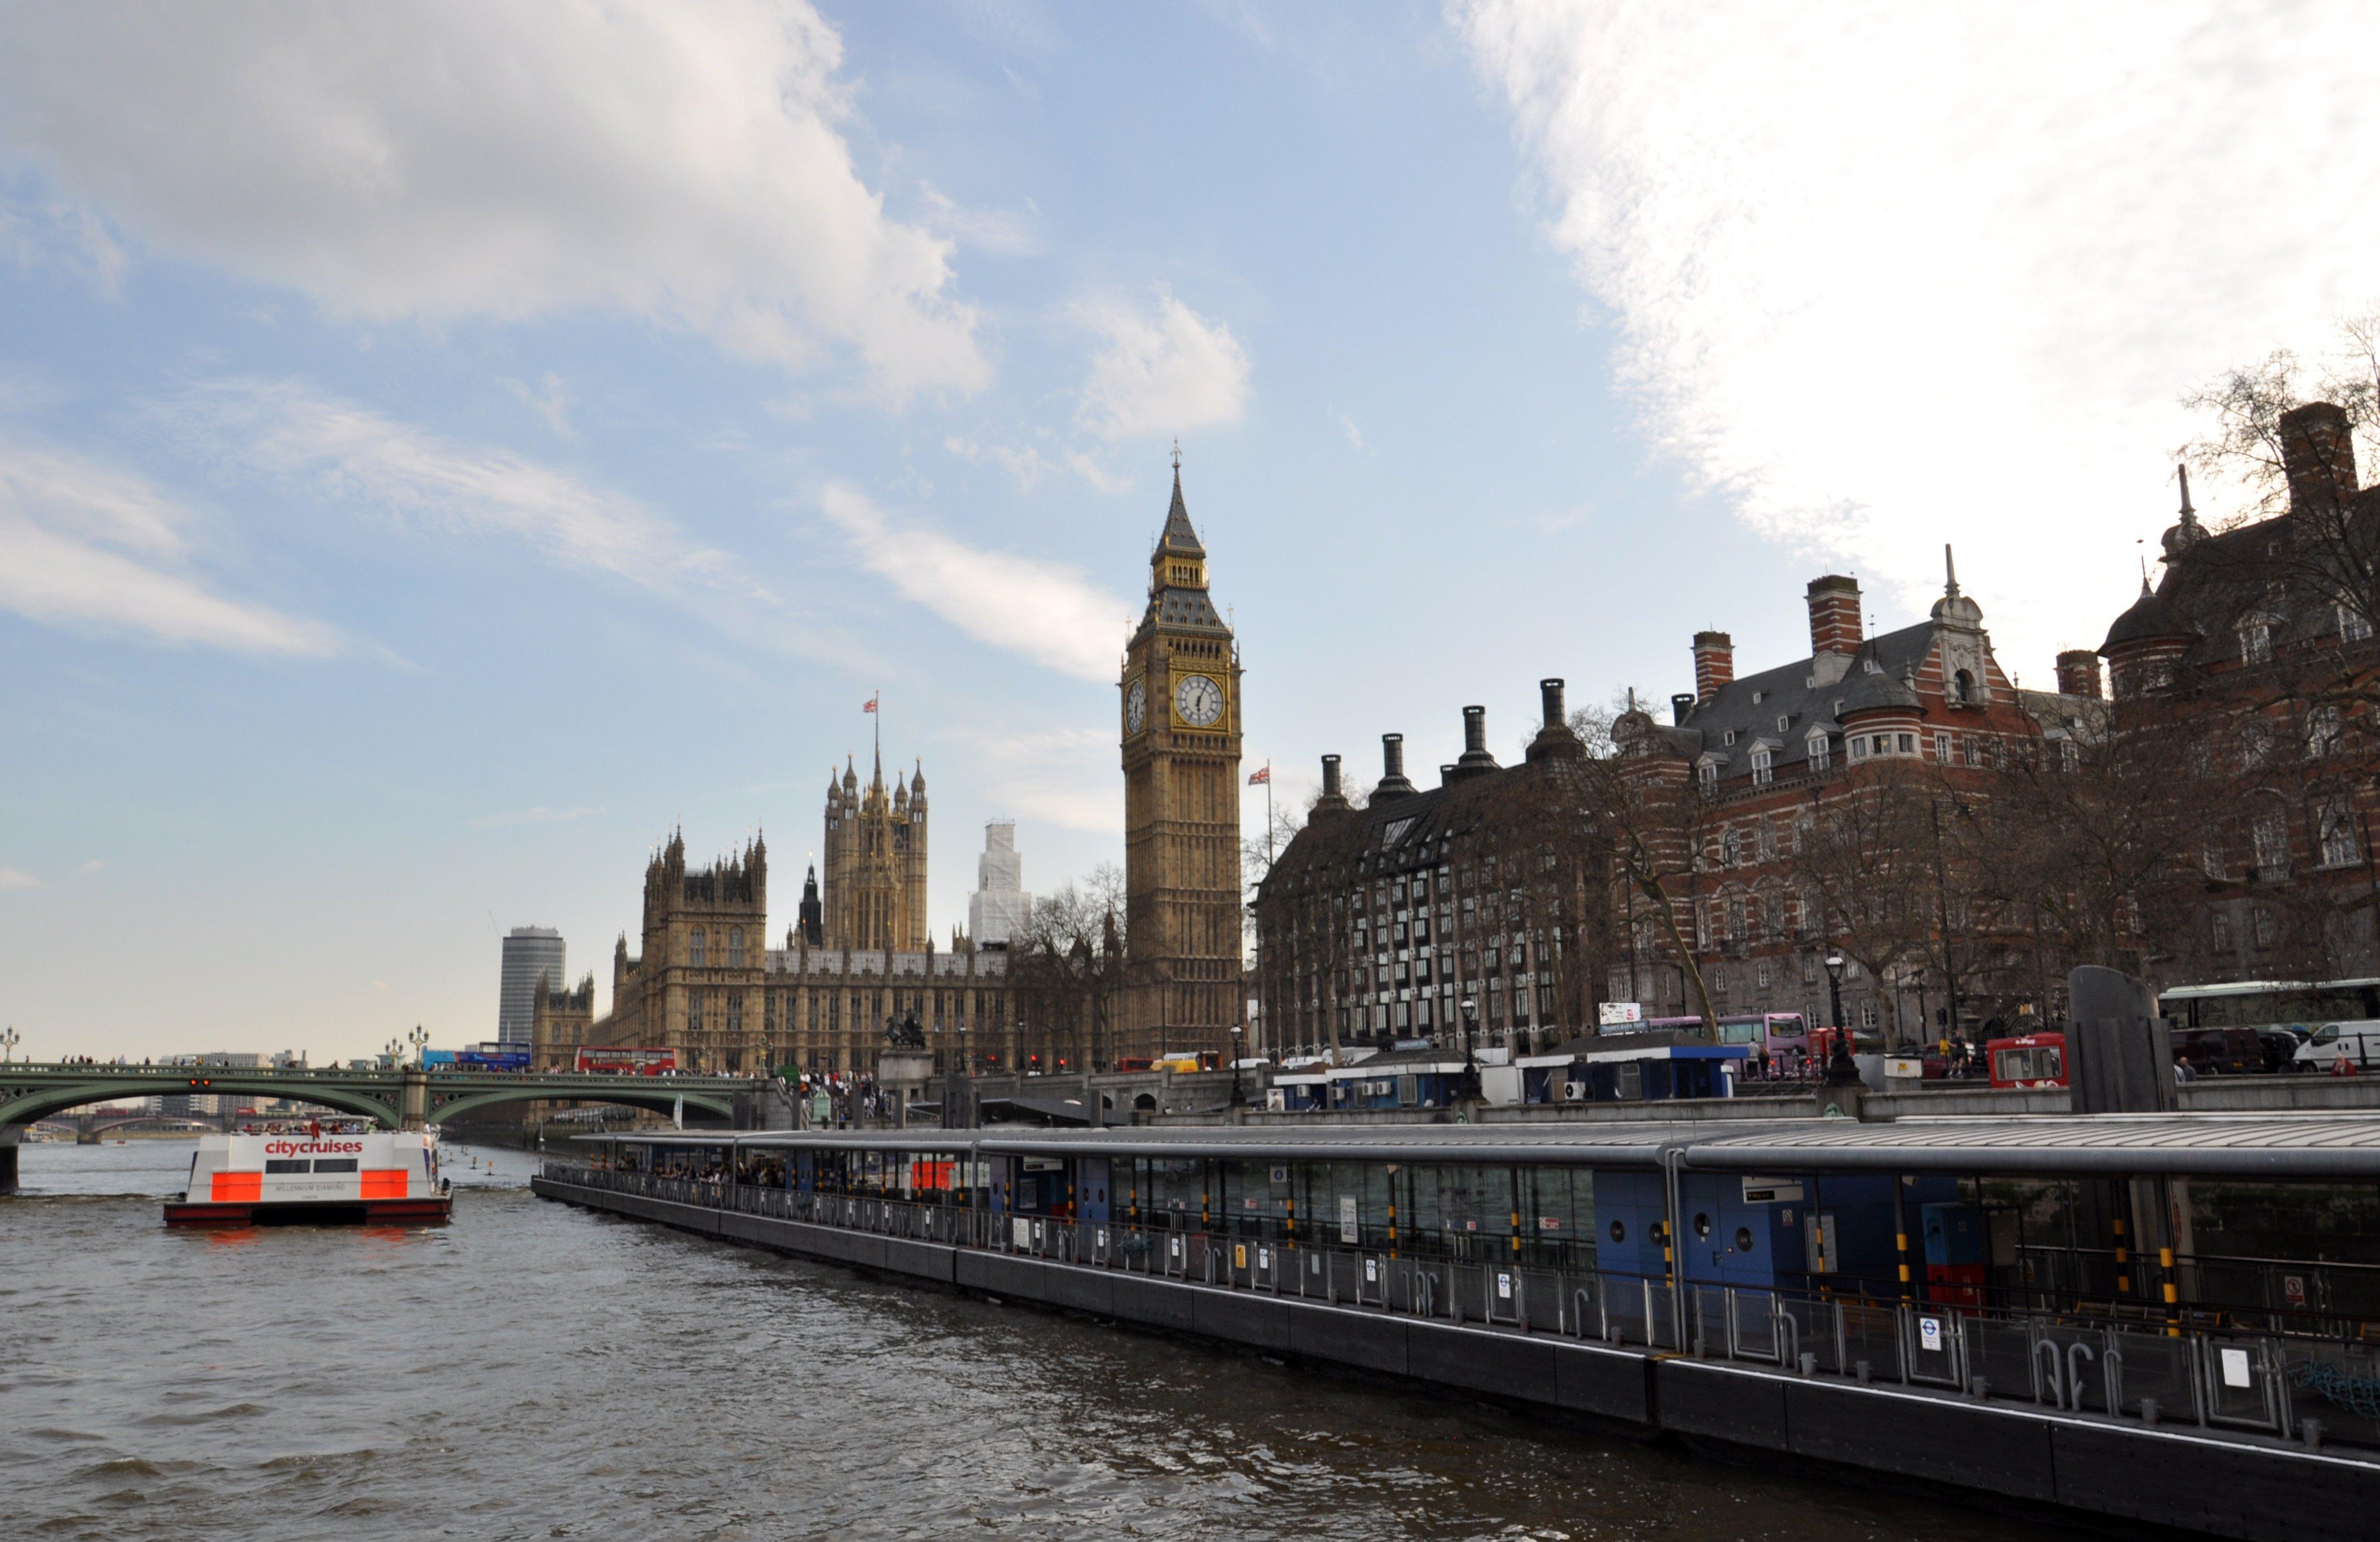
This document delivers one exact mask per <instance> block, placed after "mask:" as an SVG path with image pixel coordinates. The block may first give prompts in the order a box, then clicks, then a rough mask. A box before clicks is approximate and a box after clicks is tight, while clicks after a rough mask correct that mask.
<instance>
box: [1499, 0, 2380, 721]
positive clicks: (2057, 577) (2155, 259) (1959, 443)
mask: <svg viewBox="0 0 2380 1542" xmlns="http://www.w3.org/2000/svg"><path fill="white" fill-rule="evenodd" d="M1456 19H1457V25H1458V27H1459V28H1460V30H1462V32H1463V35H1464V37H1465V39H1466V41H1467V42H1468V44H1469V46H1470V48H1471V50H1472V53H1473V55H1474V57H1475V60H1476V62H1477V64H1478V65H1479V67H1480V68H1481V69H1482V70H1483V71H1484V73H1485V74H1486V75H1487V76H1488V79H1490V80H1491V82H1492V83H1493V84H1494V85H1495V87H1496V88H1497V89H1499V90H1500V91H1501V92H1502V93H1503V94H1504V96H1505V98H1506V100H1507V101H1508V102H1509V103H1510V105H1511V107H1512V113H1513V115H1514V118H1515V125H1516V132H1517V135H1518V138H1519V140H1520V141H1521V143H1522V145H1523V147H1524V151H1525V152H1526V153H1527V154H1528V156H1529V158H1530V161H1531V164H1532V165H1533V166H1534V167H1535V169H1536V172H1537V174H1538V175H1539V176H1541V177H1542V180H1543V184H1544V190H1545V193H1546V197H1547V200H1548V204H1549V206H1550V214H1551V229H1552V234H1553V237H1554V239H1555V240H1556V241H1557V242H1558V243H1559V245H1560V247H1561V248H1562V249H1564V250H1565V251H1566V252H1567V253H1568V254H1569V255H1570V256H1571V257H1572V258H1573V260H1574V261H1575V263H1576V267H1577V271H1578V273H1579V275H1580V277H1581V279H1582V281H1583V282H1584V283H1585V285H1586V287H1587V288H1588V290H1589V291H1590V292H1591V293H1592V294H1593V295H1594V297H1595V298H1596V299H1597V301H1599V302H1600V303H1601V304H1602V305H1603V306H1605V307H1608V308H1609V312H1610V315H1611V317H1612V319H1613V320H1614V321H1615V322H1616V323H1617V328H1618V334H1619V346H1618V350H1617V358H1618V363H1619V368H1620V371H1621V377H1622V380H1623V382H1624V383H1625V384H1626V385H1627V386H1628V387H1629V388H1631V389H1633V391H1634V392H1635V393H1636V394H1637V395H1638V396H1639V398H1640V400H1641V403H1642V406H1643V408H1644V413H1645V423H1646V426H1647V428H1648V430H1649V431H1650V432H1651V434H1652V436H1653V437H1654V438H1655V439H1656V440H1657V441H1658V443H1659V444H1660V445H1661V446H1662V447H1663V448H1664V449H1665V450H1667V451H1669V452H1670V453H1672V454H1674V455H1677V456H1678V457H1679V458H1680V459H1681V460H1682V462H1683V463H1684V464H1685V465H1686V466H1687V467H1689V468H1690V470H1691V471H1692V472H1693V473H1694V475H1695V476H1696V477H1697V478H1699V479H1700V480H1702V481H1703V482H1704V483H1705V484H1706V485H1707V486H1709V487H1710V488H1713V489H1716V490H1718V491H1719V492H1723V493H1724V494H1726V495H1727V496H1729V497H1730V498H1731V499H1733V500H1734V501H1735V503H1736V504H1737V506H1738V507H1739V508H1740V509H1741V510H1742V512H1743V516H1744V517H1745V519H1746V520H1747V522H1748V523H1749V524H1750V525H1751V526H1752V527H1753V528H1755V529H1756V530H1759V531H1760V532H1762V533H1764V534H1766V535H1769V536H1772V537H1776V538H1779V539H1781V540H1786V541H1788V542H1790V543H1792V544H1795V545H1797V546H1800V547H1802V548H1803V549H1804V550H1806V551H1808V552H1811V553H1812V554H1813V555H1814V556H1816V557H1822V558H1825V559H1826V560H1830V561H1835V562H1840V563H1841V564H1844V565H1851V566H1853V567H1856V568H1857V569H1859V570H1860V571H1862V572H1863V573H1868V574H1874V575H1876V576H1878V577H1886V578H1888V579H1889V580H1892V581H1894V582H1895V583H1897V584H1898V585H1899V586H1900V593H1899V595H1898V599H1899V600H1900V601H1901V602H1903V603H1917V602H1923V601H1925V600H1927V599H1929V598H1930V596H1931V594H1932V593H1933V592H1935V591H1936V587H1937V585H1938V583H1939V581H1940V579H1939V573H1940V561H1941V543H1942V542H1943V541H1944V540H1954V541H1956V542H1957V543H1958V547H1959V565H1960V569H1961V579H1962V581H1963V582H1964V583H1965V586H1966V588H1967V589H1968V591H1969V592H1970V593H1973V594H1974V595H1976V596H1977V597H1978V598H1979V599H1981V600H1982V601H1983V602H1984V603H1985V606H1986V607H1987V608H1988V609H1989V612H1990V614H1991V618H1992V623H1993V626H1994V631H1995V633H1996V634H1997V635H1998V637H1999V639H2000V641H2001V645H2002V646H2001V651H2002V654H2003V656H2004V657H2006V658H2007V659H2008V660H2009V662H2010V664H2011V665H2012V667H2015V668H2017V669H2019V670H2020V671H2021V672H2022V674H2025V675H2026V676H2027V677H2028V678H2034V677H2040V678H2046V675H2047V674H2048V664H2049V657H2048V656H2049V652H2050V650H2052V649H2053V648H2056V647H2060V646H2073V645H2075V644H2083V645H2089V644H2092V643H2095V642H2096V641H2097V640H2098V631H2099V628H2100V627H2101V626H2102V625H2105V622H2106V620H2107V618H2108V616H2109V615H2110V614H2111V613H2112V608H2113V607H2114V606H2118V605H2120V604H2121V603H2122V601H2123V599H2124V594H2125V590H2126V588H2127V587H2128V583H2129V582H2131V581H2136V579H2132V578H2131V572H2132V570H2131V553H2132V551H2133V544H2132V543H2133V540H2134V538H2135V537H2137V536H2141V535H2143V534H2146V535H2150V536H2154V535H2155V532H2156V531H2157V529H2158V528H2161V527H2162V526H2163V525H2164V524H2165V523H2166V522H2167V521H2168V518H2169V513H2168V511H2169V510H2170V508H2171V506H2172V504H2171V501H2170V493H2169V492H2168V486H2167V484H2168V479H2169V478H2170V476H2171V472H2172V467H2171V464H2170V455H2169V452H2170V450H2171V448H2172V446H2174V445H2175V444H2177V443H2180V441H2181V440H2182V439H2184V438H2185V437H2187V433H2188V429H2189V425H2188V424H2186V423H2185V422H2184V420H2183V419H2182V416H2181V414H2180V409H2179V408H2178V407H2177V406H2176V401H2177V398H2178V397H2179V396H2180V395H2182V394H2183V393H2184V392H2185V391H2187V390H2189V389H2190V388H2192V386H2195V385H2196V384H2198V383H2199V382H2202V381H2204V379H2206V378H2207V377H2208V376H2210V375H2211V374H2213V373H2214V372H2215V371H2216V370H2218V369H2220V368H2222V367H2224V366H2226V365H2228V364H2231V363H2234V362H2238V361H2242V360H2246V359H2249V358H2256V357H2260V356H2261V355H2263V354H2264V353H2265V351H2266V350H2268V349H2270V348H2272V347H2275V346H2297V347H2301V348H2309V347H2311V346H2314V345H2318V344H2319V343H2320V342H2322V341H2323V335H2322V332H2323V325H2324V322H2325V321H2326V319H2327V318H2328V317H2330V316H2332V315H2334V314H2336V313H2338V312H2339V311H2341V310H2349V309H2352V308H2354V307H2356V306H2358V305H2360V304H2362V302H2364V301H2365V300H2366V299H2367V298H2368V297H2370V296H2371V294H2372V293H2373V291H2374V289H2375V288H2380V283H2375V280H2374V276H2373V270H2372V268H2371V265H2370V259H2369V256H2368V254H2369V253H2370V252H2371V251H2372V250H2373V249H2374V246H2375V244H2380V97H2375V96H2374V93H2373V92H2372V91H2371V90H2370V63H2369V61H2370V57H2371V50H2372V43H2373V39H2374V33H2373V30H2372V20H2371V13H2370V11H2369V9H2368V8H2365V7H2358V6H2352V5H2347V6H2300V7H2289V8H2277V7H2226V6H2218V5H2215V4H2212V3H2209V0H2193V3H2186V4H2185V3H2179V0H2174V3H2163V4H2155V5H2144V4H2111V5H2104V6H2095V7H2086V6H2071V5H2041V4H2032V5H2016V6H1994V7H1990V8H1988V9H1978V8H1973V7H1964V8H1962V7H1958V6H1899V5H1870V6H1848V5H1846V6H1800V7H1794V6H1782V7H1780V6H1765V5H1754V4H1749V3H1746V4H1738V5H1732V6H1730V5H1713V6H1693V7H1682V6H1642V7H1622V8H1611V7H1591V8H1590V7H1577V6H1567V5H1557V4H1553V3H1550V0H1481V3H1478V4H1475V5H1471V6H1462V7H1460V8H1459V9H1458V10H1457V13H1456Z"/></svg>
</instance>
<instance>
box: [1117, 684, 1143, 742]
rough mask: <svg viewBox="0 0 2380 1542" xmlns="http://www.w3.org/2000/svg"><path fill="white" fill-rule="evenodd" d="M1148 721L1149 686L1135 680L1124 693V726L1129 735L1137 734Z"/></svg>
mask: <svg viewBox="0 0 2380 1542" xmlns="http://www.w3.org/2000/svg"><path fill="white" fill-rule="evenodd" d="M1147 721H1148V686H1147V683H1146V682H1145V681H1140V680H1135V681H1134V682H1133V683H1132V688H1131V689H1129V690H1127V691H1125V692H1124V693H1123V726H1124V732H1125V733H1127V734H1137V733H1139V732H1140V725H1141V724H1142V723H1145V722H1147Z"/></svg>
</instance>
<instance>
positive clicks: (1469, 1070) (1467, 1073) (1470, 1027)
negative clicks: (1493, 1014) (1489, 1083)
mask: <svg viewBox="0 0 2380 1542" xmlns="http://www.w3.org/2000/svg"><path fill="white" fill-rule="evenodd" d="M1478 1027H1479V998H1478V997H1476V996H1465V997H1463V1097H1465V1098H1476V1097H1478V1096H1479V1063H1478V1062H1476V1061H1475V1060H1474V1059H1473V1058H1472V1055H1471V1041H1472V1036H1473V1035H1474V1034H1475V1033H1476V1032H1477V1031H1478Z"/></svg>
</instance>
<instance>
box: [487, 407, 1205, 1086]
mask: <svg viewBox="0 0 2380 1542" xmlns="http://www.w3.org/2000/svg"><path fill="white" fill-rule="evenodd" d="M1117 698H1118V735H1119V744H1120V749H1121V753H1122V758H1123V773H1124V854H1125V856H1124V875H1125V881H1124V889H1125V901H1124V915H1123V917H1117V921H1118V923H1119V924H1118V927H1117V930H1118V931H1119V932H1120V933H1121V937H1122V946H1123V959H1122V961H1121V967H1113V966H1111V965H1114V964H1115V963H1116V961H1115V960H1114V959H1112V958H1109V959H1104V960H1100V961H1098V964H1097V965H1093V964H1092V963H1091V961H1087V960H1084V959H1081V958H1079V957H1075V958H1058V957H1055V956H1046V957H1042V958H1038V959H1034V958H1028V957H1026V955H1025V954H1024V953H1011V952H1010V951H1009V949H1008V948H1007V946H1006V945H1005V944H994V943H986V944H981V945H979V944H978V943H977V941H976V940H974V939H972V938H970V937H968V936H967V935H966V934H965V932H964V931H962V930H959V929H953V932H952V935H951V938H950V941H949V942H948V943H947V944H946V945H944V946H941V947H937V946H936V944H935V941H934V937H933V934H932V931H931V929H930V928H929V925H928V921H927V910H926V893H927V854H928V832H929V805H928V801H927V795H926V777H925V771H924V767H923V764H922V762H921V761H919V762H913V763H912V770H911V771H910V772H909V773H908V774H906V775H904V774H903V773H902V772H901V771H900V770H899V768H898V767H897V766H896V767H895V768H894V771H893V773H892V782H891V784H890V785H889V786H888V785H887V784H886V781H885V775H884V768H883V762H882V759H881V756H880V755H879V756H878V758H877V759H876V762H875V764H874V766H873V768H872V770H871V773H870V775H869V777H868V781H867V782H866V783H862V782H861V781H860V779H859V775H858V770H857V767H856V763H855V762H854V761H852V760H850V759H846V760H845V762H844V768H843V770H842V771H840V772H837V773H831V774H830V775H829V777H828V779H827V792H826V801H825V807H824V812H823V815H822V830H821V842H820V849H821V850H822V851H823V853H824V867H825V871H824V874H823V875H822V876H821V874H820V872H819V870H818V868H815V867H813V868H811V869H810V870H809V871H808V872H807V873H806V874H805V876H804V880H803V884H802V894H801V899H800V902H799V905H798V906H797V908H796V911H795V919H794V921H793V922H792V924H791V925H789V926H787V927H786V928H785V929H784V931H783V935H782V938H781V939H780V940H779V941H778V942H777V945H774V946H772V945H771V937H770V930H769V853H768V846H767V844H766V842H765V841H764V840H762V839H759V838H757V837H756V838H755V839H754V840H752V841H751V842H750V843H749V844H747V846H745V848H744V849H743V850H741V851H739V852H735V853H730V854H728V855H725V856H721V857H720V858H718V859H717V860H715V861H713V862H711V863H710V864H709V865H707V866H704V867H701V868H688V866H687V864H686V843H685V840H684V838H683V836H682V835H681V834H679V833H678V832H672V833H671V835H670V837H669V839H668V841H667V842H666V843H665V844H662V846H661V847H660V848H659V849H657V850H656V851H655V852H654V853H653V854H652V856H651V857H650V860H649V861H648V862H647V864H646V866H645V890H644V905H643V917H642V923H641V926H640V928H639V930H638V934H637V947H638V951H637V952H636V953H631V952H630V951H629V939H628V937H627V936H626V934H625V933H623V934H622V936H621V937H620V940H619V941H618V943H617V944H616V946H615V947H614V948H613V954H612V996H611V1000H612V1005H611V1010H610V1012H608V1013H607V1014H604V1015H603V1016H601V1017H600V1018H598V1017H596V1016H595V1015H594V996H595V991H594V979H593V977H591V976H589V977H587V978H585V979H584V980H582V981H581V982H580V983H579V984H578V985H577V987H576V988H575V989H571V988H564V987H562V986H560V985H559V984H558V983H557V982H553V981H546V982H544V985H543V986H542V987H541V988H540V991H539V995H538V1002H537V1008H536V1015H535V1020H534V1026H533V1028H532V1045H533V1053H534V1055H535V1063H537V1064H538V1065H540V1066H541V1067H542V1066H565V1065H568V1064H570V1063H571V1062H573V1060H574V1058H575V1055H576V1051H577V1048H578V1047H579V1046H581V1045H593V1046H610V1047H643V1048H668V1049H672V1050H676V1051H677V1053H678V1060H679V1063H680V1064H681V1065H682V1066H684V1067H686V1069H688V1070H695V1071H705V1072H728V1073H737V1072H759V1071H762V1070H770V1069H775V1068H778V1067H791V1068H795V1069H797V1070H800V1071H804V1072H809V1073H813V1074H830V1075H857V1074H862V1073H865V1072H868V1071H871V1070H873V1068H874V1066H875V1062H876V1055H877V1052H878V1051H879V1050H880V1049H881V1048H882V1047H883V1046H884V1044H885V1042H886V1036H887V1031H888V1029H889V1028H890V1027H891V1026H892V1025H894V1024H896V1023H899V1024H906V1023H908V1022H910V1021H914V1022H915V1023H916V1025H917V1027H918V1028H919V1029H920V1030H922V1032H923V1034H924V1036H925V1038H926V1043H927V1045H928V1047H929V1049H930V1050H932V1051H933V1053H934V1056H935V1061H936V1063H937V1066H938V1068H941V1069H944V1070H952V1069H957V1068H958V1067H960V1066H962V1065H966V1066H970V1067H971V1068H972V1069H973V1070H976V1071H978V1072H981V1071H1000V1070H1009V1069H1014V1068H1017V1067H1019V1066H1041V1067H1047V1068H1055V1067H1056V1066H1057V1065H1058V1064H1059V1063H1060V1062H1064V1061H1068V1060H1070V1059H1071V1060H1072V1063H1073V1065H1074V1066H1075V1068H1081V1069H1099V1068H1102V1066H1103V1065H1112V1064H1114V1063H1116V1062H1124V1061H1129V1060H1132V1059H1134V1058H1136V1057H1148V1056H1154V1055H1157V1054H1159V1053H1161V1052H1164V1051H1168V1050H1219V1051H1228V1050H1229V1049H1230V1036H1231V1029H1232V1027H1233V1025H1235V1024H1237V1023H1239V1022H1240V1021H1241V1014H1242V1012H1243V1009H1244V1000H1245V998H1244V983H1243V970H1242V964H1241V951H1240V939H1241V932H1242V928H1241V915H1242V911H1241V900H1240V821H1239V807H1240V801H1239V795H1240V743H1241V727H1240V723H1241V720H1240V663H1239V653H1238V647H1237V644H1236V642H1235V641H1234V639H1233V634H1232V629H1231V627H1230V625H1228V624H1227V623H1226V622H1225V621H1224V619H1223V617H1222V616H1221V615H1220V613H1218V612H1217V610H1216V608H1215V605H1214V601H1213V600H1212V597H1211V595H1210V593H1209V591H1208V577H1207V552H1206V549H1205V547H1204V546H1203V545H1202V544H1201V542H1200V541H1199V540H1198V536H1197V533H1196V530H1195V529H1194V528H1193V527H1192V525H1191V522H1190V516H1189V511H1188V509H1187V507H1186V505H1185V504H1184V500H1183V494H1182V472H1181V462H1180V458H1179V456H1178V455H1177V456H1176V457H1175V461H1174V472H1173V496H1172V504H1171V506H1170V507H1169V508H1168V510H1167V512H1166V518H1165V524H1164V528H1163V532H1162V533H1161V534H1160V537H1159V539H1158V543H1157V547H1156V550H1155V551H1154V552H1152V553H1151V554H1150V558H1149V578H1148V598H1147V606H1146V608H1145V609H1144V611H1143V613H1142V615H1141V619H1140V622H1139V624H1138V625H1137V626H1136V627H1135V630H1134V631H1133V633H1132V635H1131V637H1130V639H1129V640H1128V641H1127V643H1126V644H1125V648H1124V653H1123V666H1122V669H1121V671H1120V674H1119V678H1118V682H1117ZM1019 945H1020V948H1021V947H1023V946H1024V944H1023V943H1022V942H1020V944H1019ZM1036 968H1046V969H1053V970H1058V969H1077V970H1084V969H1089V970H1093V972H1095V973H1096V976H1097V978H1098V979H1099V981H1100V982H1101V983H1100V986H1099V991H1100V995H1099V999H1097V1000H1084V999H1082V997H1081V996H1080V994H1079V993H1060V992H1037V991H1035V990H1034V989H1033V988H1032V982H1033V971H1034V970H1035V969H1036ZM1060 1000H1064V1001H1065V1002H1067V1003H1068V1004H1067V1005H1066V1006H1065V1007H1064V1008H1063V1009H1058V1008H1055V1007H1053V1006H1052V1003H1053V1002H1057V1001H1060ZM1053 1015H1055V1016H1061V1017H1068V1018H1072V1019H1073V1020H1072V1021H1050V1020H1047V1019H1049V1018H1050V1017H1052V1016H1053ZM1037 1018H1038V1019H1042V1020H1038V1021H1037V1020H1036V1019H1037Z"/></svg>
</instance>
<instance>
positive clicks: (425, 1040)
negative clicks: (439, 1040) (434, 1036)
mask: <svg viewBox="0 0 2380 1542" xmlns="http://www.w3.org/2000/svg"><path fill="white" fill-rule="evenodd" d="M405 1038H406V1042H407V1043H408V1044H411V1045H412V1046H413V1063H414V1064H415V1065H416V1066H417V1067H418V1066H420V1065H422V1064H424V1063H426V1062H425V1060H424V1058H423V1057H424V1053H425V1051H427V1050H429V1048H430V1030H429V1029H427V1028H425V1027H423V1026H421V1025H420V1024H419V1023H416V1024H414V1025H413V1031H412V1032H411V1033H409V1034H407V1035H406V1036H405Z"/></svg>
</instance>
